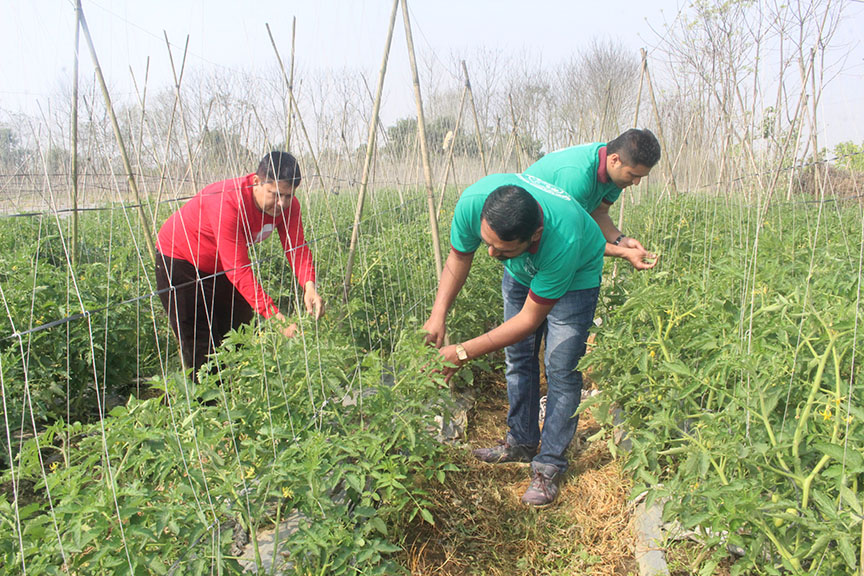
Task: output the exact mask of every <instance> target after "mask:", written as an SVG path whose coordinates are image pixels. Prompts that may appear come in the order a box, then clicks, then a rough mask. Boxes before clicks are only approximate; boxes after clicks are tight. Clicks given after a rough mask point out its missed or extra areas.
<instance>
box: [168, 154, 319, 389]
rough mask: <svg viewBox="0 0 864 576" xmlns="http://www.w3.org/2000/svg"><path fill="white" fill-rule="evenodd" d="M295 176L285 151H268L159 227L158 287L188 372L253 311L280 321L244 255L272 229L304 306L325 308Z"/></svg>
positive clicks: (287, 331)
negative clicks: (249, 169) (250, 169)
mask: <svg viewBox="0 0 864 576" xmlns="http://www.w3.org/2000/svg"><path fill="white" fill-rule="evenodd" d="M300 179H301V178H300V168H299V166H297V160H296V159H295V158H294V157H293V156H292V155H291V154H288V153H287V152H271V153H270V154H268V155H267V156H265V157H264V158H263V159H262V160H261V162H260V163H259V165H258V170H257V172H256V173H255V174H248V175H246V176H243V177H240V178H234V179H231V180H223V181H221V182H216V183H215V184H210V185H209V186H207V187H206V188H204V189H203V190H201V191H200V192H199V193H198V194H196V195H195V196H194V197H193V198H192V199H191V200H189V202H187V203H186V204H184V205H183V206H182V207H181V208H180V210H178V211H177V212H175V213H174V214H172V215H171V217H170V218H168V220H167V221H166V222H165V224H163V225H162V228H161V229H160V230H159V237H158V239H157V241H156V249H157V254H156V285H157V287H158V289H159V297H160V299H161V300H162V306H163V307H164V308H165V311H166V312H167V313H168V318H169V322H170V324H171V329H172V330H173V331H174V334H175V335H176V336H177V338H178V340H179V341H180V350H181V353H182V356H183V363H184V367H185V368H187V369H188V368H192V377H193V378H197V374H198V369H199V368H200V367H201V365H202V364H204V362H205V360H206V358H207V355H208V354H209V353H211V352H213V350H215V349H216V347H218V346H219V344H220V343H221V342H222V339H223V337H224V336H225V334H227V333H228V331H230V330H231V329H233V328H237V327H238V326H240V325H241V324H244V323H246V322H249V321H250V320H251V319H252V318H253V316H254V313H255V312H257V313H258V314H261V315H262V316H264V317H265V318H269V317H271V316H275V317H276V318H277V319H279V320H284V319H285V317H284V316H283V315H282V313H281V312H280V311H279V309H278V308H277V307H276V305H275V304H274V302H273V300H272V299H271V298H270V297H269V296H268V295H267V294H266V293H265V292H264V289H263V288H262V287H261V284H260V283H259V282H258V280H257V279H256V278H255V274H254V273H253V271H252V261H251V259H250V258H249V248H250V247H251V246H252V245H253V244H256V243H258V242H262V241H264V240H266V239H267V237H269V236H270V234H272V233H273V231H274V230H275V231H276V232H278V233H279V238H280V239H281V241H282V246H283V248H284V249H285V256H286V257H287V258H288V262H290V264H291V268H292V269H293V270H294V274H295V276H296V277H297V282H298V285H299V286H302V287H303V291H304V295H303V303H304V304H305V307H306V310H307V311H308V312H309V313H310V314H313V315H314V316H315V318H316V319H317V318H320V317H321V315H322V314H323V313H324V301H323V300H322V299H321V296H320V295H319V294H318V292H317V290H316V289H315V268H314V266H313V264H312V253H311V251H310V250H309V247H308V246H307V245H306V241H305V239H304V238H303V222H302V220H301V218H300V203H299V202H298V200H297V198H296V197H295V196H294V192H295V190H296V189H297V187H298V186H300ZM296 329H297V326H296V325H295V324H291V325H289V326H286V327H284V328H283V329H282V332H283V334H284V335H285V336H286V337H288V338H290V337H292V336H293V335H294V332H295V330H296Z"/></svg>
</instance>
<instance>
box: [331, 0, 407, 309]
mask: <svg viewBox="0 0 864 576" xmlns="http://www.w3.org/2000/svg"><path fill="white" fill-rule="evenodd" d="M398 10H399V0H393V9H392V11H391V13H390V26H389V28H388V30H387V41H386V43H385V45H384V58H383V61H382V62H381V69H380V70H379V71H378V90H377V92H376V93H375V102H374V103H373V105H372V118H371V119H370V120H369V137H368V138H367V140H366V158H365V160H364V161H363V176H362V177H361V180H360V192H359V194H358V196H357V209H356V210H355V211H354V226H353V227H352V229H351V244H350V245H349V246H348V262H347V263H346V264H345V282H344V290H343V295H344V297H345V301H346V302H347V301H348V294H349V292H350V289H351V273H352V272H353V271H354V258H355V255H356V252H357V240H358V238H359V236H360V219H361V218H362V217H363V204H364V202H365V200H366V192H367V189H368V187H369V173H370V169H371V167H372V157H373V155H374V152H375V135H376V132H377V129H378V112H379V111H380V110H381V93H382V92H383V90H384V77H385V76H386V74H387V59H388V58H389V57H390V44H391V43H392V41H393V28H394V27H395V26H396V12H397V11H398Z"/></svg>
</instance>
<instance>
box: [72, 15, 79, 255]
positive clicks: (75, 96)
mask: <svg viewBox="0 0 864 576" xmlns="http://www.w3.org/2000/svg"><path fill="white" fill-rule="evenodd" d="M80 14H81V0H75V52H74V54H75V64H74V66H73V71H72V130H71V132H72V250H71V253H70V259H71V263H72V268H73V269H75V268H77V266H78V44H79V42H78V38H79V33H80V31H81V24H80V22H81V16H80Z"/></svg>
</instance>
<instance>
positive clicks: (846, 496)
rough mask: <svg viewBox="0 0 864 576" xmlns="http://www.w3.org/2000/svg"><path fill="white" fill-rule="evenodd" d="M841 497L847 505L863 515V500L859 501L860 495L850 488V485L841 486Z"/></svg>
mask: <svg viewBox="0 0 864 576" xmlns="http://www.w3.org/2000/svg"><path fill="white" fill-rule="evenodd" d="M840 498H842V499H843V502H845V503H846V505H847V506H849V507H850V508H852V510H854V511H855V512H856V513H857V514H858V515H859V516H861V513H862V510H861V502H859V501H858V497H857V496H856V495H855V493H854V492H852V490H850V489H849V487H848V486H843V485H841V486H840Z"/></svg>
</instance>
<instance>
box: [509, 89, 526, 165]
mask: <svg viewBox="0 0 864 576" xmlns="http://www.w3.org/2000/svg"><path fill="white" fill-rule="evenodd" d="M507 100H508V101H509V102H510V119H511V120H512V122H513V145H514V147H515V150H516V171H517V172H522V162H523V161H524V156H525V151H524V150H523V149H522V142H521V141H520V140H519V130H518V128H517V127H518V122H517V121H516V108H515V107H514V106H513V94H508V95H507Z"/></svg>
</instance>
